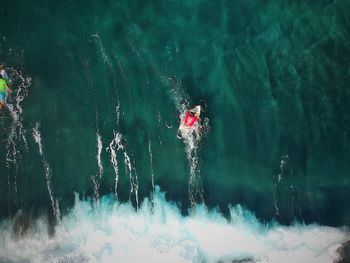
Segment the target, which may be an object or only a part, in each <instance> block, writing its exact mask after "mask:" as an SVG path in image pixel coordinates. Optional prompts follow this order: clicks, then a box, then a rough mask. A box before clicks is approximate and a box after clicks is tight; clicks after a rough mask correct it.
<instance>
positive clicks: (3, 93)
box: [0, 72, 12, 110]
mask: <svg viewBox="0 0 350 263" xmlns="http://www.w3.org/2000/svg"><path fill="white" fill-rule="evenodd" d="M5 73H6V72H5ZM10 92H12V90H11V89H10V88H9V86H8V85H7V82H6V81H5V80H4V79H3V75H2V74H0V110H1V109H2V108H4V107H5V106H6V97H7V94H8V93H10Z"/></svg>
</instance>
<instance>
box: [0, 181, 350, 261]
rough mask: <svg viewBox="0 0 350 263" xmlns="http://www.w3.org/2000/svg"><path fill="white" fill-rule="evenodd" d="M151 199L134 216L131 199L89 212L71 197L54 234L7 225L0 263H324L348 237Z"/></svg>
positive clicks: (1, 234) (108, 200)
mask: <svg viewBox="0 0 350 263" xmlns="http://www.w3.org/2000/svg"><path fill="white" fill-rule="evenodd" d="M152 196H153V197H152V200H148V199H145V201H144V202H143V203H142V204H141V206H140V208H139V209H138V211H136V210H135V208H134V207H133V206H132V204H131V203H130V202H129V203H120V202H118V201H116V202H114V201H112V200H114V196H109V197H106V196H105V197H103V198H101V200H100V202H101V203H100V205H99V206H97V208H96V209H94V206H93V205H92V204H91V202H90V201H81V200H79V197H78V194H76V201H75V205H74V207H73V208H72V210H71V211H70V212H69V213H68V214H67V215H64V216H63V217H62V221H61V222H60V224H59V225H58V226H56V231H55V234H54V235H53V236H49V235H48V234H47V228H48V226H47V223H46V221H45V220H44V219H41V220H37V222H36V223H35V224H34V226H33V227H32V229H31V230H29V231H27V234H25V235H24V236H16V235H15V234H14V233H13V229H15V227H14V222H15V221H16V220H11V221H10V220H7V221H4V222H2V224H1V226H0V261H5V262H218V261H221V262H237V261H238V262H266V263H267V262H268V263H280V262H308V263H312V262H315V263H316V262H317V263H323V262H324V263H326V262H327V263H328V262H332V261H333V260H335V259H336V258H337V254H336V250H337V248H338V247H340V244H341V243H342V242H344V241H346V240H347V239H349V233H347V232H346V231H344V230H341V229H337V228H331V227H322V226H317V225H293V226H289V227H287V226H281V225H278V224H270V225H265V224H262V223H260V222H259V221H258V220H257V219H256V217H255V216H254V215H253V214H252V213H251V212H249V211H247V210H245V209H243V208H242V207H241V206H239V205H237V206H235V207H231V208H230V219H229V220H228V219H226V218H225V217H223V216H222V215H221V214H220V213H219V212H218V211H216V210H212V211H208V210H207V209H205V208H204V207H203V206H199V207H197V208H196V210H194V211H193V213H192V214H191V215H190V216H182V215H181V213H180V211H179V209H178V207H177V206H176V205H174V204H173V203H170V202H167V201H166V200H165V197H164V193H162V192H160V191H159V188H158V187H156V191H155V193H154V195H152ZM17 228H18V227H17Z"/></svg>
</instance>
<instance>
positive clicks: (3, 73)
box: [0, 63, 10, 85]
mask: <svg viewBox="0 0 350 263" xmlns="http://www.w3.org/2000/svg"><path fill="white" fill-rule="evenodd" d="M0 75H1V77H2V79H3V80H5V81H6V82H7V85H9V84H10V78H9V76H8V75H7V72H6V71H5V69H4V64H2V63H0Z"/></svg>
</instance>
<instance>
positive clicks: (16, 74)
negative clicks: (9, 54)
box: [5, 67, 31, 204]
mask: <svg viewBox="0 0 350 263" xmlns="http://www.w3.org/2000/svg"><path fill="white" fill-rule="evenodd" d="M7 73H8V75H9V77H10V80H11V88H12V90H13V94H10V95H9V98H8V100H7V109H8V112H9V113H10V121H11V123H10V126H9V131H7V133H8V138H7V141H6V146H5V147H6V168H7V181H8V186H9V188H8V189H9V195H8V196H9V197H10V192H11V185H12V184H13V189H14V201H15V203H16V204H17V193H18V186H17V173H18V169H19V166H20V164H19V162H20V160H21V158H22V151H23V150H28V144H27V139H26V130H25V128H24V126H23V117H22V113H23V109H22V106H21V103H22V101H23V100H24V99H25V98H26V97H27V96H28V88H29V86H30V85H31V78H30V77H24V76H23V74H22V72H21V71H17V70H16V69H14V68H12V67H10V68H7ZM11 177H12V178H11Z"/></svg>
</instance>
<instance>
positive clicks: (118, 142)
mask: <svg viewBox="0 0 350 263" xmlns="http://www.w3.org/2000/svg"><path fill="white" fill-rule="evenodd" d="M113 135H114V137H113V140H112V141H111V143H110V144H109V146H108V148H107V149H106V151H110V154H111V163H112V166H113V169H114V173H115V185H114V192H115V197H116V198H117V199H118V181H119V168H118V160H117V151H119V150H123V149H124V146H123V144H122V135H121V134H120V133H119V132H116V131H113Z"/></svg>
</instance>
